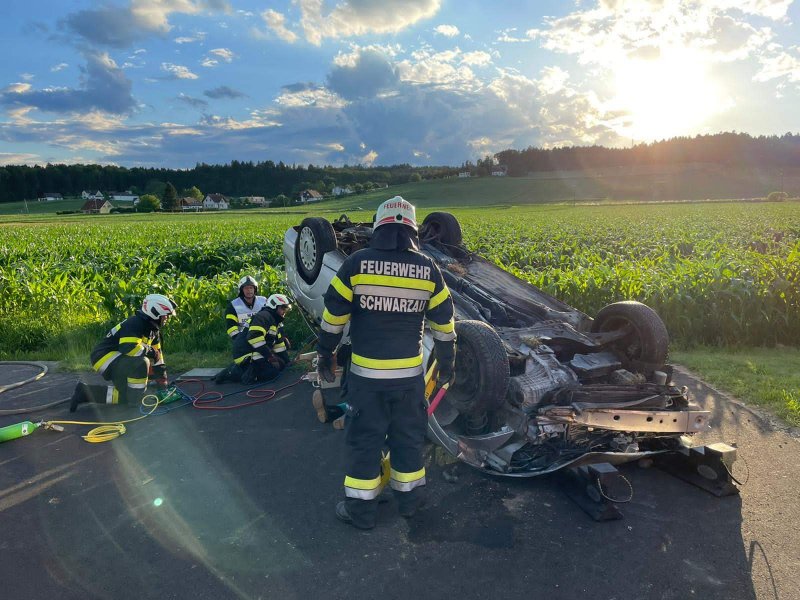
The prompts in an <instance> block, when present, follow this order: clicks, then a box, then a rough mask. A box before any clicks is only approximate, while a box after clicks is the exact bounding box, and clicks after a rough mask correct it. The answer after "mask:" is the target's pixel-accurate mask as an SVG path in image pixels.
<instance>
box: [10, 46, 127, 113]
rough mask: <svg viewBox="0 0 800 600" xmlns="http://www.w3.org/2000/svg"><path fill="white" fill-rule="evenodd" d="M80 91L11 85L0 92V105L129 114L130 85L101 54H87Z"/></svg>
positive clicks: (46, 109)
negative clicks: (38, 88) (12, 86)
mask: <svg viewBox="0 0 800 600" xmlns="http://www.w3.org/2000/svg"><path fill="white" fill-rule="evenodd" d="M86 61H87V63H86V66H85V67H83V68H82V69H81V71H82V82H81V83H82V85H81V87H80V88H77V89H76V88H44V89H41V90H34V89H32V87H31V86H30V85H29V84H15V88H6V90H4V91H3V92H2V93H0V103H2V104H4V105H5V106H9V107H14V108H18V107H32V108H36V109H39V110H42V111H49V112H59V113H66V112H86V111H88V110H92V109H97V110H102V111H106V112H109V113H121V114H124V113H129V112H130V111H131V110H133V108H134V106H135V105H136V103H135V101H134V99H133V96H132V95H131V82H130V80H128V78H127V77H125V74H124V73H123V71H122V70H121V69H120V68H119V67H118V66H117V64H116V63H115V62H114V61H113V60H112V59H111V58H110V57H109V56H108V55H107V54H105V53H87V55H86Z"/></svg>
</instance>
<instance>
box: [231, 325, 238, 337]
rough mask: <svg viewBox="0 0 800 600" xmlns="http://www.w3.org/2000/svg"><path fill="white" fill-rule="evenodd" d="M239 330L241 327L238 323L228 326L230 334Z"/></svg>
mask: <svg viewBox="0 0 800 600" xmlns="http://www.w3.org/2000/svg"><path fill="white" fill-rule="evenodd" d="M237 331H239V327H238V326H237V325H234V326H233V327H228V335H231V334H233V333H235V332H237Z"/></svg>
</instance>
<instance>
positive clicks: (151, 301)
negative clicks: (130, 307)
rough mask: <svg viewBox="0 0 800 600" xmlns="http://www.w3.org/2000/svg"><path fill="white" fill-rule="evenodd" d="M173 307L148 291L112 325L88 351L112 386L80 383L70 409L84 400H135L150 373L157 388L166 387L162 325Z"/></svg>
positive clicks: (169, 301)
mask: <svg viewBox="0 0 800 600" xmlns="http://www.w3.org/2000/svg"><path fill="white" fill-rule="evenodd" d="M175 308H176V306H175V303H174V302H173V301H172V300H170V299H169V298H167V297H166V296H164V295H162V294H149V295H148V296H146V297H145V299H144V302H142V308H141V309H140V310H137V311H136V313H135V314H134V315H133V316H131V317H129V318H127V319H125V320H124V321H123V322H122V323H120V324H119V325H116V326H115V327H113V328H112V329H111V330H110V331H109V332H108V333H107V334H106V336H105V337H104V338H103V339H102V340H101V341H100V342H99V343H98V344H97V345H96V346H95V347H94V349H93V350H92V353H91V361H92V366H93V367H94V370H95V371H97V372H98V373H100V374H101V375H102V376H103V379H105V380H106V381H110V382H112V385H110V386H103V385H87V384H85V383H83V382H79V383H78V385H77V386H76V387H75V391H74V392H73V394H72V400H71V401H70V406H69V410H70V412H75V410H76V409H77V407H78V405H79V404H82V403H83V402H97V403H102V404H126V403H131V404H135V403H138V402H140V401H141V400H142V397H143V396H144V392H145V390H146V389H147V381H148V377H151V376H152V377H153V378H154V379H155V380H156V383H157V384H158V386H159V387H160V388H162V389H163V388H166V387H167V367H166V365H165V364H164V353H163V351H162V349H161V328H162V327H163V326H164V324H165V323H166V322H167V319H169V317H171V316H173V315H175Z"/></svg>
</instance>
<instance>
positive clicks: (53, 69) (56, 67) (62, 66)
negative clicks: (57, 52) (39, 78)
mask: <svg viewBox="0 0 800 600" xmlns="http://www.w3.org/2000/svg"><path fill="white" fill-rule="evenodd" d="M68 66H69V65H68V64H67V63H65V62H62V63H58V64H57V65H53V66H52V67H50V71H51V72H52V73H58V72H59V71H63V70H64V69H66V68H67V67H68Z"/></svg>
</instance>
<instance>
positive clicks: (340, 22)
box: [261, 0, 441, 46]
mask: <svg viewBox="0 0 800 600" xmlns="http://www.w3.org/2000/svg"><path fill="white" fill-rule="evenodd" d="M295 4H297V5H298V6H299V8H300V21H299V23H298V24H294V25H293V26H292V27H291V28H289V27H287V25H286V16H285V15H284V14H282V13H279V12H276V11H274V10H271V9H270V10H267V11H264V12H263V13H261V16H262V18H263V19H264V21H265V22H266V24H267V26H268V27H269V28H270V29H271V30H272V31H273V32H275V34H276V35H277V36H278V37H280V38H281V39H283V40H285V41H287V42H294V41H295V40H296V39H297V34H296V33H294V31H292V30H293V29H295V28H299V29H301V30H302V31H303V35H304V37H305V39H306V40H307V41H308V42H310V43H311V44H314V45H315V46H319V45H320V44H322V41H323V40H325V39H326V38H330V39H340V38H347V37H353V36H358V35H367V34H371V33H397V32H398V31H402V30H403V29H405V28H406V27H409V26H411V25H414V24H415V23H417V22H419V21H421V20H424V19H429V18H431V17H433V16H434V15H435V14H436V13H437V12H438V11H439V7H440V5H441V0H342V1H339V2H335V3H332V4H333V6H332V7H328V6H327V5H326V3H325V2H324V1H323V0H296V2H295Z"/></svg>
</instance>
